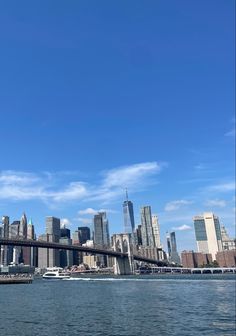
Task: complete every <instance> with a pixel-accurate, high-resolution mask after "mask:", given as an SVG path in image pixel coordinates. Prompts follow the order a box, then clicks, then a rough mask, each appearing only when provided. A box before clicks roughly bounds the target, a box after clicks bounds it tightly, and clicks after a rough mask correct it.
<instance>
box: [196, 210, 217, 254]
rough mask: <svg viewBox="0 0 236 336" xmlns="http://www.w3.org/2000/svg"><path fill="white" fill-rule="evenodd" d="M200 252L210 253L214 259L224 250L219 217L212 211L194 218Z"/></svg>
mask: <svg viewBox="0 0 236 336" xmlns="http://www.w3.org/2000/svg"><path fill="white" fill-rule="evenodd" d="M193 221H194V229H195V236H196V241H197V249H198V252H202V253H210V254H211V255H212V258H213V260H215V259H216V253H217V252H218V251H222V238H221V230H220V222H219V218H218V217H217V216H215V215H214V214H213V213H212V212H207V213H204V214H203V215H202V216H195V217H194V218H193Z"/></svg>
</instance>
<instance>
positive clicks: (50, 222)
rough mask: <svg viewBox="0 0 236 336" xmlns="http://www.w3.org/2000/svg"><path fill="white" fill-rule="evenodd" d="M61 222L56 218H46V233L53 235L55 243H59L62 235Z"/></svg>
mask: <svg viewBox="0 0 236 336" xmlns="http://www.w3.org/2000/svg"><path fill="white" fill-rule="evenodd" d="M60 229H61V222H60V219H59V218H56V217H52V216H49V217H46V233H47V234H49V235H53V242H55V243H58V242H59V239H60V235H61V231H60Z"/></svg>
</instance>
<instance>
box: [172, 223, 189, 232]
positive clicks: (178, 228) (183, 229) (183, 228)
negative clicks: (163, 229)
mask: <svg viewBox="0 0 236 336" xmlns="http://www.w3.org/2000/svg"><path fill="white" fill-rule="evenodd" d="M173 230H175V231H187V230H192V227H191V226H189V225H185V224H184V225H181V226H177V227H173Z"/></svg>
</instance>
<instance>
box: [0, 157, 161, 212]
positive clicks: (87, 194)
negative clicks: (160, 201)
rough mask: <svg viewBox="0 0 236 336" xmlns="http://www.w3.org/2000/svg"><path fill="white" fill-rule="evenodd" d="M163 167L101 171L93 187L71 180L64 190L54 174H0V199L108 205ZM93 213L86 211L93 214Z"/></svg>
mask: <svg viewBox="0 0 236 336" xmlns="http://www.w3.org/2000/svg"><path fill="white" fill-rule="evenodd" d="M164 166H166V164H164V163H160V164H159V163H157V162H144V163H139V164H134V165H129V166H124V167H118V168H115V169H111V170H108V171H106V172H103V174H102V179H101V181H100V182H98V183H96V184H89V183H85V182H83V181H71V182H69V183H68V184H67V185H65V186H63V187H62V186H61V185H59V184H60V181H58V174H57V173H55V174H52V173H49V172H43V173H41V174H33V173H27V172H17V171H2V172H0V199H2V200H4V199H5V200H14V201H22V200H33V199H35V200H41V201H43V202H46V203H47V204H49V205H50V206H51V205H53V204H58V203H62V202H69V201H75V200H84V201H88V200H101V201H107V202H109V201H111V200H112V199H115V198H117V197H119V196H121V195H122V194H124V189H125V188H126V187H128V188H129V190H130V191H132V192H136V191H139V190H141V187H145V186H147V185H148V184H150V180H149V178H150V177H151V176H154V175H156V174H158V173H159V172H160V171H161V169H162V168H163V167H164ZM60 175H62V172H60ZM93 210H94V209H92V210H91V209H90V210H87V211H90V212H91V211H92V213H94V212H93ZM81 211H83V210H81ZM94 211H95V210H94ZM96 212H97V211H96ZM92 213H91V214H92Z"/></svg>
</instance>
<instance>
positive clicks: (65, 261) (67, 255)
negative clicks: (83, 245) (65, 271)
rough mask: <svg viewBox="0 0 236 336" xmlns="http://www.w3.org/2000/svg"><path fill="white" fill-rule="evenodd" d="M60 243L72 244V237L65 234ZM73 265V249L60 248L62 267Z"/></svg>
mask: <svg viewBox="0 0 236 336" xmlns="http://www.w3.org/2000/svg"><path fill="white" fill-rule="evenodd" d="M59 242H60V244H63V245H72V239H70V238H68V237H66V236H64V237H61V238H60V241H59ZM72 265H73V251H69V250H60V267H67V266H72Z"/></svg>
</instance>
